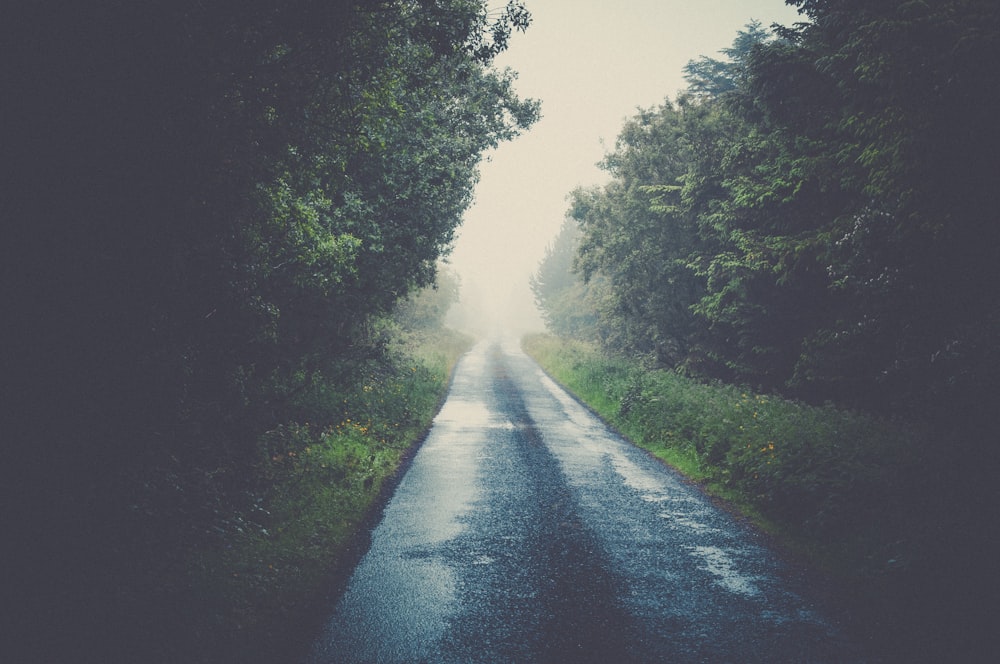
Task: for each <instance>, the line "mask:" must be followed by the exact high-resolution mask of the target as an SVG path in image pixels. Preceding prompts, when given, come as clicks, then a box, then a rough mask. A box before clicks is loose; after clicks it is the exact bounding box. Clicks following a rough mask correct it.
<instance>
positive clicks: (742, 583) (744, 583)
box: [687, 546, 760, 597]
mask: <svg viewBox="0 0 1000 664" xmlns="http://www.w3.org/2000/svg"><path fill="white" fill-rule="evenodd" d="M687 549H688V550H689V551H690V552H691V553H692V555H694V556H695V557H697V558H700V559H701V560H702V562H704V567H702V569H704V570H705V571H706V572H708V573H709V574H711V575H712V576H714V577H715V583H716V584H717V585H719V586H720V587H722V588H725V589H726V590H728V591H729V592H732V593H736V594H737V595H745V596H747V597H754V596H756V595H759V594H760V591H759V590H758V589H757V586H756V585H755V583H754V581H756V580H757V579H756V578H755V577H751V576H746V575H743V574H741V573H740V572H739V570H737V569H736V562H735V561H734V560H733V558H732V556H730V555H729V554H728V553H726V552H725V551H724V550H722V549H720V548H719V547H717V546H689V547H687Z"/></svg>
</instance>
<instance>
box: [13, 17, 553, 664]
mask: <svg viewBox="0 0 1000 664" xmlns="http://www.w3.org/2000/svg"><path fill="white" fill-rule="evenodd" d="M529 21H530V16H529V14H528V12H527V11H526V10H525V8H524V7H523V6H521V5H520V3H517V2H511V3H509V4H507V5H506V6H504V5H503V4H500V5H491V6H490V7H487V3H485V2H480V1H478V0H415V1H412V2H411V1H402V0H372V1H366V2H353V1H348V0H221V1H218V2H201V1H200V0H169V1H162V2H161V1H152V2H141V3H133V2H119V1H117V0H97V1H95V2H80V3H64V2H48V1H39V2H26V3H20V4H19V5H18V6H17V7H16V8H8V9H7V10H6V11H5V12H4V16H3V19H2V21H0V54H2V59H3V65H2V66H0V86H2V89H3V98H4V101H3V102H2V108H3V120H2V122H0V136H2V138H0V144H2V145H3V184H2V191H3V194H2V197H0V206H2V208H0V210H2V211H0V216H2V219H3V239H2V241H0V244H2V247H3V249H2V251H3V257H2V258H3V260H2V262H0V264H2V270H3V279H2V282H3V286H2V288H3V294H4V296H3V303H4V315H3V316H2V317H0V319H2V323H0V327H2V331H3V334H2V335H0V336H2V338H3V339H4V342H3V350H2V357H3V368H2V373H3V410H4V412H5V423H4V427H3V432H2V436H3V439H4V450H5V452H4V454H5V461H4V464H3V465H4V470H3V473H4V476H5V479H4V482H3V490H4V494H5V495H4V508H3V509H4V512H5V514H7V516H8V517H9V521H8V523H9V525H11V526H13V528H8V527H6V524H5V528H4V537H5V541H8V542H11V541H14V542H17V544H18V546H17V548H16V549H15V551H18V552H23V553H24V557H23V559H19V561H18V562H19V564H18V565H17V566H11V569H15V570H16V571H15V575H16V578H15V579H14V581H15V582H16V583H15V587H14V589H12V590H11V592H10V593H8V592H6V591H5V596H6V597H8V598H9V597H24V598H25V599H24V603H23V604H22V605H20V606H16V607H15V606H12V604H13V603H11V602H6V601H5V605H8V606H5V607H4V610H5V612H6V611H7V610H12V611H14V612H15V613H14V614H13V615H11V616H9V617H11V618H12V619H13V618H15V617H16V620H12V621H10V622H9V621H7V620H6V618H7V617H8V616H7V615H6V613H5V620H4V623H5V627H6V625H8V624H9V625H13V626H14V629H15V630H16V631H19V632H21V635H22V636H23V635H24V634H30V633H32V631H34V632H37V633H38V635H39V638H41V639H50V640H51V636H52V635H51V634H49V635H48V636H46V635H45V630H44V629H42V630H41V631H39V630H38V629H37V627H38V625H49V626H50V627H49V629H53V630H57V631H58V635H57V639H56V640H64V641H66V642H67V643H73V642H74V639H80V641H78V643H77V647H80V648H81V649H83V650H84V651H88V650H87V644H89V645H90V646H93V645H95V644H102V645H103V644H104V641H105V640H110V639H111V638H113V637H112V636H111V633H113V631H114V630H115V629H116V628H115V627H114V626H113V622H112V621H108V620H105V618H108V617H109V616H111V615H113V614H114V612H116V611H123V610H124V611H126V612H127V611H128V610H129V608H128V607H129V606H130V604H129V602H130V601H131V600H133V599H136V598H138V599H136V601H139V602H141V601H142V597H141V595H142V593H143V592H147V591H148V590H150V589H151V588H153V587H155V586H156V584H162V583H169V582H170V580H169V579H155V578H152V579H147V582H148V583H149V585H150V588H147V589H146V590H143V589H141V588H131V589H129V588H121V587H118V586H120V585H121V583H122V582H121V581H120V579H122V578H130V577H129V575H128V574H126V573H123V570H124V568H130V569H133V571H134V569H141V568H142V567H143V566H144V565H147V564H148V558H149V557H151V556H152V557H156V556H160V555H162V552H163V550H164V549H166V548H169V547H173V546H177V545H178V542H181V543H190V541H191V540H193V539H198V538H205V537H209V536H214V535H217V534H218V533H220V532H222V533H224V532H225V531H227V530H229V529H233V528H236V527H237V526H234V525H233V524H232V522H231V519H229V517H230V516H231V514H232V510H233V509H235V508H237V507H239V506H241V505H242V504H243V503H247V502H252V501H253V500H255V496H256V495H258V494H259V493H260V492H261V491H262V490H263V489H262V486H263V484H265V483H266V478H265V477H262V476H261V473H260V472H259V467H258V463H259V461H260V458H261V453H262V452H261V446H260V440H261V435H262V434H264V433H265V432H268V431H272V430H274V429H275V427H281V426H283V425H285V424H288V423H290V422H297V421H298V422H302V421H306V420H309V419H310V418H314V417H315V418H324V421H331V422H336V421H339V418H341V417H342V416H343V414H342V413H336V412H322V413H315V412H310V410H309V407H308V405H309V403H310V400H309V399H304V398H302V396H303V395H307V394H310V393H317V392H318V391H322V389H325V388H324V386H325V385H332V386H334V388H335V387H336V386H338V385H350V384H353V383H355V382H357V380H358V375H359V372H361V371H362V370H365V371H369V370H370V367H371V366H372V363H373V362H378V361H379V357H381V356H384V355H385V353H386V352H387V351H386V343H385V341H384V337H385V334H386V333H385V331H384V329H385V325H384V324H382V323H381V322H380V321H382V320H384V319H385V317H386V316H387V315H388V314H390V313H391V312H392V311H393V309H394V308H395V307H396V305H397V303H399V302H400V301H401V300H403V299H404V298H405V297H406V296H408V295H409V294H410V293H411V292H413V291H414V290H416V289H418V288H420V287H423V286H428V285H430V284H432V283H433V282H434V279H435V273H436V266H437V264H438V261H439V259H440V258H441V257H442V256H443V255H444V254H446V253H447V251H448V248H449V245H450V243H451V241H452V239H453V233H454V231H455V228H456V227H457V225H458V224H459V222H460V218H461V215H462V213H463V211H464V210H465V208H466V207H467V206H468V205H469V203H470V201H471V196H472V191H473V187H474V185H475V183H476V181H477V177H478V176H477V164H478V162H479V160H480V157H481V155H482V154H483V153H484V151H485V150H487V149H488V148H490V147H493V146H495V145H497V144H498V143H499V142H501V141H505V140H509V139H511V138H512V137H514V136H515V135H517V134H518V133H519V132H520V131H521V130H523V129H525V128H527V127H528V126H530V125H531V124H532V122H533V121H534V120H535V118H536V117H537V115H538V104H537V103H536V102H534V101H530V100H522V99H520V98H518V96H517V94H516V93H515V91H514V74H513V73H512V72H505V71H499V70H498V69H497V68H495V67H494V66H493V65H492V61H493V58H494V56H496V55H497V54H498V53H499V52H501V51H502V50H503V49H504V48H506V45H507V40H508V39H509V38H510V37H511V35H512V34H514V33H516V32H517V31H519V30H523V29H524V28H526V27H527V25H528V23H529ZM407 306H409V313H407V312H406V311H404V312H403V316H404V317H406V316H410V317H413V316H418V315H420V314H419V308H418V310H417V311H416V312H415V311H414V308H413V306H412V305H407ZM366 367H367V368H366ZM386 371H388V369H386ZM331 389H333V388H331ZM313 421H317V420H313ZM140 576H141V575H140ZM136 606H138V604H136ZM123 607H124V609H123ZM109 622H110V625H112V626H109ZM74 626H78V627H80V629H79V633H77V632H76V631H74ZM102 630H111V633H106V632H102ZM8 643H10V642H9V641H8ZM98 652H99V651H92V656H93V657H95V658H97V657H98V654H97V653H98ZM88 657H89V656H88ZM11 661H13V660H11ZM17 661H26V660H24V659H18V660H17ZM50 661H51V660H50ZM80 661H83V660H80ZM102 661H108V660H102Z"/></svg>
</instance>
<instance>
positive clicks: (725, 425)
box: [523, 335, 989, 661]
mask: <svg viewBox="0 0 1000 664" xmlns="http://www.w3.org/2000/svg"><path fill="white" fill-rule="evenodd" d="M523 345H524V348H525V351H526V352H527V353H528V354H529V355H531V356H532V357H533V358H535V360H536V361H538V362H539V364H540V365H541V366H542V367H543V368H544V369H545V370H546V371H547V372H548V373H549V374H550V375H551V376H552V377H553V378H554V379H555V380H557V381H558V382H560V383H561V384H562V385H563V386H565V387H566V388H567V389H569V390H570V391H571V392H572V393H574V394H575V395H576V396H577V397H578V398H580V399H581V400H582V401H583V402H585V403H586V404H588V405H589V406H590V407H591V408H592V409H593V410H594V411H595V412H597V413H598V414H599V415H600V416H601V417H603V418H604V419H605V420H606V421H607V422H609V423H610V424H611V425H612V426H614V427H615V428H616V429H617V430H618V431H620V432H621V433H622V434H624V435H625V436H626V437H628V438H629V439H630V440H631V441H633V442H634V443H635V444H637V445H639V446H640V447H643V448H645V449H647V450H648V451H649V452H651V453H652V454H653V455H655V456H657V457H659V458H660V459H662V460H664V461H665V462H667V463H668V464H670V465H672V466H674V467H675V468H677V469H678V470H679V471H680V472H681V473H682V474H684V475H686V476H687V477H689V478H691V479H693V480H695V481H696V482H698V483H699V484H700V485H702V486H703V487H704V489H705V490H706V491H707V492H708V493H709V494H711V495H715V496H717V497H721V498H723V499H725V500H726V501H727V502H728V503H729V504H730V506H732V507H733V508H734V509H736V510H737V511H740V512H742V513H743V514H744V515H746V516H748V517H749V518H751V519H752V520H753V521H755V522H756V523H757V524H758V525H759V526H760V527H762V528H763V529H764V530H765V531H767V532H769V533H771V534H772V535H773V536H775V537H776V538H777V539H778V541H779V542H781V543H783V544H784V546H785V548H786V549H790V550H791V552H793V553H794V554H795V555H796V556H798V557H799V558H800V559H801V558H804V559H805V560H807V561H808V562H809V563H811V565H812V566H813V567H814V568H816V569H821V570H824V571H825V575H824V576H825V577H826V578H828V579H830V587H831V588H833V589H834V590H833V592H832V595H831V596H832V597H834V598H835V599H836V600H838V601H840V602H841V603H842V604H843V605H844V606H846V607H847V609H849V610H850V611H851V613H852V614H853V615H854V621H853V622H854V623H855V626H860V627H861V631H862V632H863V633H864V634H865V637H864V638H870V639H871V640H872V641H873V643H874V644H875V645H874V646H873V647H875V648H876V649H878V650H881V651H882V652H883V653H884V654H886V656H887V657H888V661H934V660H935V658H937V657H941V656H944V655H946V654H948V653H951V654H954V653H955V652H957V650H956V648H959V649H960V648H961V647H962V645H963V644H964V643H970V641H968V639H967V637H968V635H969V634H968V633H970V632H975V630H976V628H975V625H976V624H977V623H978V620H976V613H975V611H968V610H967V602H968V601H969V599H968V598H970V597H973V596H978V595H981V594H983V591H981V590H979V589H978V588H979V585H981V582H978V585H977V577H976V574H978V573H976V572H971V571H970V570H968V569H965V568H963V567H962V565H963V563H962V560H963V559H965V560H966V561H968V560H977V559H981V558H983V557H984V555H983V554H982V553H980V550H979V548H978V547H977V546H976V545H975V544H973V543H971V542H972V540H970V538H969V537H968V534H969V533H970V532H973V530H972V529H973V528H975V527H976V526H975V525H973V523H974V521H975V520H974V519H970V520H969V521H970V522H973V523H969V526H968V530H965V529H964V527H963V526H962V525H961V523H960V521H959V520H957V519H956V517H955V515H956V514H961V513H967V512H968V511H969V510H970V509H971V510H977V511H978V510H979V509H980V508H979V507H978V506H977V504H976V503H975V502H973V501H974V498H971V497H970V496H969V495H968V492H966V491H965V490H964V488H965V487H966V486H967V483H963V477H961V476H960V475H959V474H957V473H956V472H954V471H953V468H954V467H955V461H954V459H953V458H952V457H950V456H949V454H948V451H947V450H945V449H942V447H943V446H942V445H941V444H939V443H937V441H935V440H934V437H933V436H932V434H931V433H930V432H929V431H928V430H925V429H921V428H919V427H916V426H912V425H908V424H904V423H900V422H891V421H886V420H883V419H879V418H875V417H871V416H867V415H863V414H859V413H853V412H845V411H842V410H837V409H835V408H833V407H813V406H808V405H804V404H801V403H796V402H791V401H786V400H783V399H780V398H775V397H772V396H769V395H762V394H754V393H752V392H750V391H748V390H745V389H740V388H738V387H734V386H731V385H722V384H704V383H701V382H698V381H695V380H692V379H690V378H687V377H684V376H681V375H678V374H676V373H674V372H670V371H650V370H647V369H645V368H643V367H642V366H641V365H640V364H639V363H637V362H633V361H629V360H626V359H621V358H613V357H608V356H607V355H605V354H603V353H601V352H599V351H598V350H597V349H596V348H594V347H592V346H589V345H586V344H582V343H578V342H571V341H565V340H561V339H557V338H555V337H551V336H547V335H534V336H530V337H527V338H526V339H525V340H524V342H523ZM956 475H958V476H956ZM988 527H989V526H988V525H987V524H986V523H983V522H980V523H979V524H978V528H979V529H980V532H981V529H983V528H988ZM963 538H964V539H963ZM982 539H983V538H982V537H977V538H976V540H975V541H981V540H982ZM963 606H964V607H965V609H966V610H964V611H963V613H962V614H959V613H955V611H956V610H962V607H963ZM970 647H971V646H970ZM897 658H899V659H897Z"/></svg>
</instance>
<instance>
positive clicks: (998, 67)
mask: <svg viewBox="0 0 1000 664" xmlns="http://www.w3.org/2000/svg"><path fill="white" fill-rule="evenodd" d="M789 4H794V5H798V7H799V9H800V12H801V13H802V14H803V18H804V20H803V21H802V22H801V23H797V24H795V25H794V26H792V27H780V26H774V29H773V30H768V29H765V28H763V27H762V26H761V25H760V24H757V23H751V24H749V25H748V26H747V28H746V29H745V30H744V31H742V32H741V33H740V34H739V35H738V36H737V38H736V40H735V41H734V43H733V45H732V47H731V48H729V49H726V50H725V51H724V52H723V55H724V56H725V58H724V59H714V58H708V57H702V58H701V59H699V60H695V61H692V62H691V63H689V64H688V66H687V67H686V70H685V75H686V79H687V81H688V83H689V87H688V89H687V91H686V92H684V93H683V94H681V95H680V96H679V98H678V99H677V100H676V101H674V102H669V101H668V102H666V103H664V104H663V105H661V106H660V107H659V108H655V109H650V110H646V111H642V112H641V113H639V114H638V115H637V116H635V117H634V118H632V119H631V120H629V121H628V122H627V123H626V125H625V126H624V128H623V129H622V132H621V134H620V136H619V138H618V141H617V143H616V146H615V149H614V150H613V151H612V152H611V153H610V154H608V155H607V157H606V158H605V160H604V162H603V167H604V169H605V170H606V171H607V172H608V173H609V174H610V176H611V182H610V183H609V184H608V185H606V186H604V187H601V188H594V189H583V190H578V191H575V192H574V193H573V194H572V203H571V209H570V212H569V217H570V219H569V220H568V221H567V224H566V226H565V227H564V230H563V232H562V234H561V235H560V236H559V239H558V240H557V241H556V243H555V244H554V246H553V247H552V249H551V250H550V252H549V254H548V256H547V258H546V260H545V262H544V263H543V264H542V266H541V268H540V270H539V272H538V274H537V275H536V277H535V279H534V289H535V293H536V296H537V298H538V300H539V302H540V303H541V305H542V307H543V309H544V311H545V312H546V315H547V319H548V323H549V325H550V326H551V327H552V328H553V329H554V330H555V331H558V332H561V333H568V334H575V335H577V336H580V335H584V336H586V335H589V336H590V337H592V338H594V339H599V340H600V341H601V342H602V343H603V344H604V345H605V346H606V347H608V348H612V349H624V350H626V351H628V352H630V353H633V354H639V355H641V356H643V357H646V358H649V360H650V361H651V362H653V363H655V364H656V365H657V366H661V367H662V366H666V367H676V368H678V369H680V370H683V371H686V372H688V373H690V374H692V375H696V376H701V377H706V378H712V379H722V380H725V381H728V382H736V383H740V384H744V385H749V386H752V387H754V388H757V389H760V390H763V391H773V392H779V393H782V394H784V395H786V396H791V397H794V398H799V399H803V400H807V401H810V402H813V403H823V402H826V401H832V402H834V403H837V404H840V405H843V406H847V407H851V408H860V409H864V410H870V411H876V412H879V413H892V414H900V415H906V416H912V415H917V416H919V417H921V418H924V419H931V420H933V421H934V422H935V423H936V424H940V425H942V426H943V427H946V428H948V429H949V430H953V429H955V428H956V427H959V428H962V427H966V426H967V425H968V424H970V423H971V422H973V421H974V420H976V419H978V420H979V421H980V422H982V421H983V420H982V419H981V418H978V417H977V416H979V415H981V414H982V413H984V412H988V411H989V410H990V409H991V405H992V406H995V405H996V404H998V403H1000V398H998V397H1000V393H998V383H997V380H996V377H997V376H998V375H1000V352H998V348H1000V343H998V342H1000V285H998V284H1000V254H998V246H1000V224H997V220H996V217H997V209H998V202H1000V201H998V190H997V186H996V177H997V174H998V172H1000V171H998V168H997V154H998V153H1000V130H998V125H997V123H996V121H995V119H994V118H993V117H992V109H995V108H997V107H998V104H1000V83H998V79H997V77H996V74H995V73H996V72H997V71H1000V10H998V7H997V5H996V4H995V3H992V2H986V1H977V0H934V1H932V2H911V1H908V0H893V1H887V2H877V3H876V2H866V1H864V0H861V1H857V0H832V1H824V2H813V1H811V0H798V1H796V2H790V3H789ZM570 253H575V258H574V261H575V262H574V266H575V268H574V269H575V274H576V276H577V279H576V280H570V281H567V280H566V271H565V267H562V268H560V267H559V265H562V266H565V265H567V264H568V260H567V258H566V256H567V255H568V254H570ZM586 312H589V313H590V315H591V317H592V318H591V321H590V323H589V324H582V323H587V317H586V316H585V315H583V314H584V313H586ZM984 431H985V430H984ZM977 433H984V432H983V431H980V432H977ZM975 442H976V443H977V444H978V443H981V442H984V441H983V440H977V441H975Z"/></svg>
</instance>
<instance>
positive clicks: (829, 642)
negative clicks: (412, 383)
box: [308, 342, 866, 664]
mask: <svg viewBox="0 0 1000 664" xmlns="http://www.w3.org/2000/svg"><path fill="white" fill-rule="evenodd" d="M809 591H810V589H809V587H808V586H807V584H806V583H805V582H804V581H803V580H802V577H801V576H800V575H797V574H794V573H792V570H791V569H790V568H789V566H788V565H786V564H785V563H784V562H782V560H781V559H780V557H779V556H777V555H776V554H775V553H774V552H773V551H772V550H770V549H769V548H768V546H767V544H766V543H765V542H764V541H763V539H762V538H761V537H760V536H759V535H758V534H756V533H755V532H754V531H753V530H752V529H751V528H749V527H748V526H747V525H746V524H744V523H742V522H740V521H739V520H736V519H734V518H733V517H732V516H731V515H729V514H727V513H726V512H724V511H722V510H719V509H718V508H716V507H715V506H714V505H713V504H712V503H711V502H710V501H709V500H708V499H706V497H705V496H704V495H703V494H702V493H700V492H699V491H698V490H697V489H696V488H694V487H692V486H691V485H689V484H687V483H685V482H684V481H683V480H681V479H680V477H679V476H678V475H677V474H676V473H675V472H673V471H672V470H670V469H669V468H667V467H666V466H664V465H663V464H661V463H660V462H658V461H657V460H655V459H653V458H652V457H650V456H649V455H647V454H646V453H645V452H643V451H641V450H639V449H638V448H636V447H634V446H633V445H631V444H629V443H628V442H627V441H624V440H623V439H622V438H621V437H620V436H618V435H616V434H615V433H614V432H612V431H610V430H609V429H608V428H607V427H606V426H605V425H604V424H603V423H602V422H601V421H600V420H599V419H598V418H596V417H595V416H593V415H592V414H591V413H590V412H589V411H588V410H587V409H586V408H584V407H583V406H581V405H580V404H579V403H578V402H577V401H576V400H574V399H573V398H572V397H571V396H569V395H568V394H567V393H566V392H565V391H563V390H562V389H561V388H560V387H559V386H557V385H556V384H555V383H553V381H552V380H551V379H549V378H548V377H547V376H546V375H545V374H544V373H543V372H542V370H541V369H540V368H539V367H538V365H537V364H535V363H534V362H533V361H532V360H531V359H530V358H529V357H527V356H526V355H524V354H523V353H522V352H521V351H520V350H519V349H518V347H517V344H516V343H501V342H496V343H493V342H483V343H480V344H479V345H478V346H476V347H475V348H474V349H473V350H472V351H470V352H469V353H468V354H466V355H465V356H464V357H463V358H462V360H461V361H460V363H459V365H458V367H457V368H456V373H455V377H454V381H453V384H452V387H451V391H450V393H449V396H448V399H447V401H446V402H445V404H444V406H443V408H442V409H441V412H440V413H439V414H438V416H437V418H436V419H435V422H434V425H433V427H432V429H431V431H430V433H429V435H428V437H427V439H426V441H425V442H424V444H423V446H422V447H421V448H420V450H419V451H418V452H417V454H416V456H415V457H414V459H413V462H412V465H411V466H410V467H409V469H408V470H407V472H406V474H405V475H404V476H403V478H402V480H401V481H400V483H399V485H398V487H397V488H396V491H395V493H394V494H393V496H392V497H391V499H390V500H389V501H388V503H387V504H386V506H385V509H384V512H383V514H382V519H381V521H380V522H379V523H378V525H377V526H376V527H375V529H374V531H373V532H372V534H371V546H370V549H369V550H368V551H367V553H366V554H365V555H364V556H363V558H361V560H360V562H359V563H358V565H357V567H356V568H355V570H354V572H353V575H352V576H351V577H350V580H349V581H348V582H347V585H346V587H345V590H344V592H343V594H342V595H341V596H340V598H339V600H338V601H337V603H336V605H335V608H334V610H333V615H332V616H331V618H330V620H329V623H328V625H327V627H326V629H325V633H324V634H323V635H322V637H321V638H320V639H319V640H318V642H317V643H316V644H315V646H314V648H313V652H312V654H311V655H310V658H309V660H308V661H309V662H310V663H311V664H328V663H329V664H332V663H334V662H337V663H341V662H343V663H347V662H366V663H367V662H456V663H457V662H461V663H471V662H490V663H493V662H574V663H575V662H608V663H610V664H617V663H619V662H679V663H686V662H710V663H716V662H740V663H744V662H767V663H769V664H770V663H778V662H796V663H805V662H860V661H866V659H865V658H864V657H863V656H862V655H861V654H860V653H859V652H858V651H857V650H856V649H855V648H854V647H853V646H852V644H851V643H850V641H849V640H848V639H846V638H845V637H844V636H843V635H842V633H841V632H840V631H839V629H838V628H837V626H836V624H835V622H834V621H832V620H831V618H830V617H829V616H828V615H826V614H825V613H824V611H823V610H822V609H821V608H820V607H819V606H818V605H817V604H815V602H814V600H812V599H810V592H809Z"/></svg>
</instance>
